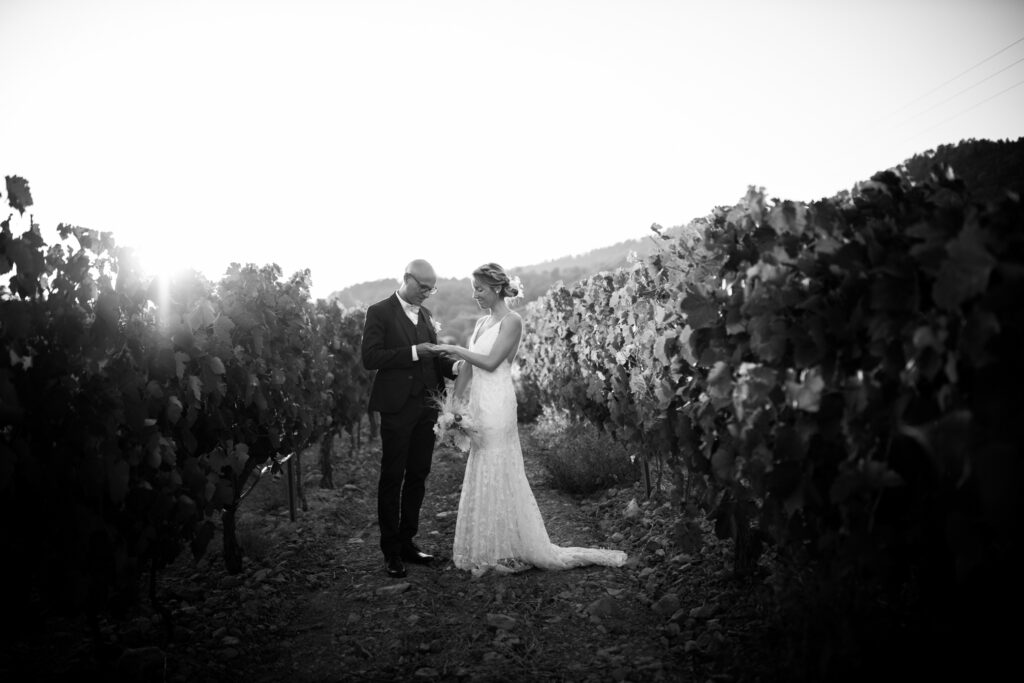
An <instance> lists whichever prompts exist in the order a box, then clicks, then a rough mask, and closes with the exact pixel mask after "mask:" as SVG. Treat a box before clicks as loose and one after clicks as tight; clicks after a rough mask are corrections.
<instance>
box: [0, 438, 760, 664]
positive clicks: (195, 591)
mask: <svg viewBox="0 0 1024 683" xmlns="http://www.w3.org/2000/svg"><path fill="white" fill-rule="evenodd" d="M522 437H523V443H524V452H525V457H526V461H527V472H528V476H529V478H530V481H531V484H532V485H533V488H534V493H535V495H536V497H537V501H538V504H539V505H540V508H541V511H542V513H543V515H544V519H545V521H546V524H547V528H548V532H549V535H550V536H551V539H552V541H553V542H555V543H558V544H561V545H588V546H600V547H614V548H620V549H622V550H625V551H626V552H627V553H628V554H629V556H630V561H629V563H628V565H627V566H626V567H624V568H620V569H610V568H601V567H592V568H582V569H575V570H571V571H566V572H543V571H537V570H531V571H529V572H526V573H523V574H518V575H511V576H507V575H486V576H484V577H481V578H472V577H471V576H470V575H469V574H467V573H465V572H462V571H459V570H457V569H455V567H454V565H453V564H452V563H451V561H450V559H449V557H450V549H451V545H452V540H453V537H454V533H455V516H456V510H457V508H458V500H459V490H460V486H461V481H462V473H463V470H464V467H465V460H464V455H462V454H458V453H453V452H449V451H446V450H438V451H437V453H436V454H435V464H434V469H433V472H432V473H431V476H430V479H429V480H428V492H427V499H426V501H425V503H424V509H423V514H422V522H421V532H420V533H421V536H420V539H421V543H420V545H421V546H422V547H423V548H424V549H425V550H428V551H431V552H435V553H437V554H438V555H439V556H441V560H440V561H439V562H437V563H435V566H431V567H421V566H416V565H413V566H410V567H409V575H408V577H406V578H405V579H400V580H394V579H390V578H388V577H387V575H386V574H385V573H384V570H383V563H382V558H381V555H380V551H379V548H378V547H377V537H376V521H375V509H376V500H375V495H374V494H375V482H376V463H377V460H378V458H379V442H370V443H368V444H366V445H365V446H363V447H361V448H359V449H354V450H353V449H350V447H349V444H348V441H347V439H345V440H343V441H342V440H339V441H338V442H337V443H336V452H335V462H336V468H337V469H336V471H335V484H336V488H334V489H331V490H327V489H320V488H319V487H318V486H317V483H316V482H317V481H318V480H319V475H318V474H316V473H315V472H311V473H310V475H309V476H308V477H307V483H306V498H307V502H308V509H306V510H302V509H301V508H300V509H299V510H298V511H297V516H296V521H294V522H293V521H291V519H290V514H289V510H288V504H287V495H286V488H285V486H284V483H283V482H282V481H280V480H278V481H274V480H272V479H265V480H264V481H261V482H260V484H259V485H258V486H257V487H256V489H255V490H254V493H253V495H252V496H250V497H249V498H247V499H246V500H245V501H244V503H243V508H244V509H243V514H242V515H241V516H240V519H239V533H240V538H241V540H242V543H243V545H244V546H245V551H246V563H245V569H244V571H243V573H242V574H240V575H235V576H231V575H228V574H227V573H226V572H225V570H224V567H223V561H222V557H221V555H220V552H219V545H218V543H219V540H220V539H219V538H218V539H215V541H214V543H213V544H211V547H210V548H211V552H209V553H208V554H207V555H206V556H205V557H204V558H203V559H201V560H199V561H198V562H196V561H194V560H193V559H192V558H191V557H186V556H183V557H182V558H181V560H180V561H179V562H178V563H177V564H176V565H175V566H173V567H172V568H170V570H169V571H168V572H166V574H165V575H163V576H162V577H161V579H160V584H159V591H158V592H159V595H161V596H162V599H163V600H164V602H165V604H166V605H167V606H168V607H169V608H170V609H171V613H172V615H173V619H172V625H173V632H172V634H171V637H170V638H168V637H167V635H166V632H167V629H165V628H163V627H164V626H165V624H164V623H163V621H162V619H161V618H160V616H159V615H157V614H156V613H155V612H153V610H152V609H151V608H150V607H149V606H148V605H145V604H144V605H142V606H141V607H140V609H139V610H138V612H137V613H136V614H135V615H134V616H133V617H132V618H131V619H129V620H127V621H123V622H117V623H113V622H104V623H102V624H101V629H100V634H99V635H98V636H96V635H93V634H90V633H89V632H88V631H87V630H86V629H84V628H83V625H82V624H81V623H79V622H56V621H55V622H53V623H52V624H50V625H49V628H48V629H47V630H46V631H45V632H44V633H41V634H39V633H37V634H35V635H34V636H32V637H28V636H26V638H25V639H23V640H22V641H19V642H16V643H13V644H7V646H6V647H5V648H4V649H3V651H2V652H0V676H2V678H3V679H4V680H7V681H15V680H71V679H74V678H80V677H84V676H86V675H93V676H99V677H100V678H101V679H103V680H115V681H165V680H166V681H190V682H196V681H240V682H241V681H244V682H245V683H270V682H272V681H292V682H298V683H303V682H310V683H312V682H314V681H408V680H426V681H431V680H434V681H474V682H475V681H660V680H664V681H679V680H687V681H722V682H727V681H737V682H739V681H771V680H777V672H776V668H777V665H776V663H775V660H776V658H777V653H773V652H772V651H771V650H770V647H771V645H770V641H771V639H770V637H769V635H768V634H769V633H770V631H769V630H768V629H767V626H766V624H767V615H766V613H765V610H766V608H765V607H764V606H765V605H766V604H769V603H770V601H769V600H768V599H767V597H766V589H765V588H764V587H763V585H761V583H760V582H758V581H757V580H748V581H740V580H737V579H735V578H734V577H733V575H732V572H731V570H730V566H729V559H730V558H729V549H728V546H727V544H724V543H720V542H718V541H716V540H715V539H714V538H712V537H711V536H710V535H709V536H708V539H707V544H706V546H705V548H704V549H703V550H701V551H700V552H697V553H692V554H685V553H682V552H679V550H678V549H674V548H673V546H672V543H671V541H670V538H671V536H672V533H671V531H672V530H671V525H672V522H673V521H674V520H673V517H674V514H673V513H671V509H670V505H669V504H668V503H667V502H666V501H665V500H663V499H661V498H659V497H657V496H655V497H654V498H653V499H652V500H647V499H646V497H645V496H644V494H643V491H642V489H641V488H640V486H639V485H636V486H635V487H632V488H623V489H617V490H611V491H606V492H603V493H601V494H598V495H595V496H593V497H574V496H570V495H567V494H564V493H561V492H559V491H556V490H553V489H552V488H550V487H549V486H548V484H547V482H546V477H545V473H544V470H543V468H542V466H541V458H542V457H543V451H544V444H543V443H540V442H539V441H538V440H537V439H536V438H535V435H534V434H533V433H532V430H531V428H529V427H523V428H522ZM314 457H315V456H314V454H313V453H312V452H310V453H309V454H307V455H306V462H307V464H306V467H307V469H311V467H312V465H313V462H314ZM12 675H13V677H12Z"/></svg>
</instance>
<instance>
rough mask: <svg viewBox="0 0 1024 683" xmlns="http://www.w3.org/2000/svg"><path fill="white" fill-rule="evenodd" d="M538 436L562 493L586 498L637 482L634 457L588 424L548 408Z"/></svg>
mask: <svg viewBox="0 0 1024 683" xmlns="http://www.w3.org/2000/svg"><path fill="white" fill-rule="evenodd" d="M536 434H537V437H538V440H539V441H540V442H542V443H544V444H545V447H544V449H543V451H542V452H541V454H540V455H541V457H542V462H543V464H544V468H545V470H547V472H548V474H549V476H550V477H551V483H552V485H553V486H554V487H555V488H557V489H559V490H561V491H565V492H566V493H572V494H582V495H587V494H591V493H594V492H595V491H600V490H603V489H607V488H611V487H614V486H623V485H629V484H632V483H633V482H635V481H636V480H637V468H636V465H635V462H634V457H633V454H632V453H630V451H629V450H628V449H627V448H626V447H625V445H623V444H621V443H619V442H616V441H614V440H612V438H611V437H610V436H609V435H608V434H606V433H603V432H601V431H599V430H598V429H597V428H596V427H594V426H593V425H591V424H589V423H586V422H580V421H576V420H573V419H571V418H569V417H568V416H567V415H566V414H564V413H559V412H556V411H554V410H551V409H550V408H545V409H544V412H543V413H542V414H541V416H540V418H538V420H537V426H536Z"/></svg>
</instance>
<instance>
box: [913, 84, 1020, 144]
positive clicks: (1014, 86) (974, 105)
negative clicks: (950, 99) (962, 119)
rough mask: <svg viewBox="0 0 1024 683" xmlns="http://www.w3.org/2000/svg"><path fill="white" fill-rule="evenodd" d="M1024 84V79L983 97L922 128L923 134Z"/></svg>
mask: <svg viewBox="0 0 1024 683" xmlns="http://www.w3.org/2000/svg"><path fill="white" fill-rule="evenodd" d="M1022 85H1024V81H1017V82H1016V83H1014V84H1013V85H1011V86H1010V87H1008V88H1005V89H1003V90H1000V91H999V92H997V93H996V94H995V95H990V96H989V97H986V98H985V99H983V100H982V101H980V102H975V103H974V104H972V105H971V106H969V107H967V109H964V110H962V111H958V112H957V113H955V114H953V115H952V116H950V117H949V118H946V119H943V120H942V121H939V122H938V123H936V124H935V125H934V126H931V127H930V128H926V129H924V130H922V131H921V134H924V133H927V132H928V131H931V130H934V129H936V128H938V127H939V126H941V125H943V124H945V123H949V122H950V121H952V120H953V119H955V118H957V117H958V116H963V115H964V114H966V113H967V112H969V111H971V110H973V109H977V108H978V107H980V106H981V105H983V104H985V103H986V102H989V101H991V100H994V99H995V98H997V97H999V96H1000V95H1005V94H1006V93H1008V92H1010V91H1011V90H1013V89H1014V88H1019V87H1020V86H1022Z"/></svg>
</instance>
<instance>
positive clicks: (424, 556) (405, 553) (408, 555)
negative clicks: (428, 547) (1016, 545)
mask: <svg viewBox="0 0 1024 683" xmlns="http://www.w3.org/2000/svg"><path fill="white" fill-rule="evenodd" d="M402 559H403V560H405V561H406V562H412V563H413V564H430V563H431V562H433V561H434V556H433V555H431V554H430V553H425V552H423V551H422V550H420V549H419V548H417V547H416V546H414V545H409V546H406V547H404V548H402Z"/></svg>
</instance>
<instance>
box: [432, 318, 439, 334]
mask: <svg viewBox="0 0 1024 683" xmlns="http://www.w3.org/2000/svg"><path fill="white" fill-rule="evenodd" d="M430 322H431V323H432V324H433V325H434V333H435V334H441V323H439V322H437V321H436V320H431V321H430Z"/></svg>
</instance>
